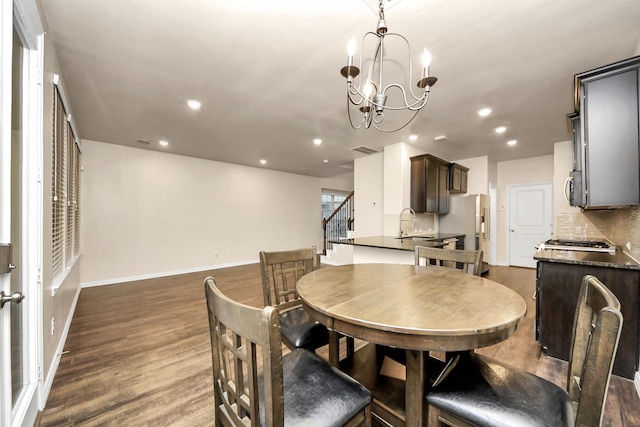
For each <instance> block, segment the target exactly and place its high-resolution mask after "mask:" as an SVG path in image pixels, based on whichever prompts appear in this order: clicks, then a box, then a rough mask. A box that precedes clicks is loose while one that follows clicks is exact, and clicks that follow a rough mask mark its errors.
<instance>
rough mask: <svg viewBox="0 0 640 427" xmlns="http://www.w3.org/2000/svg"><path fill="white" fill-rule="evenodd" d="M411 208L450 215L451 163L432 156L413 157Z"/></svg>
mask: <svg viewBox="0 0 640 427" xmlns="http://www.w3.org/2000/svg"><path fill="white" fill-rule="evenodd" d="M411 208H412V209H413V210H414V211H415V212H416V213H435V214H446V213H449V162H447V161H446V160H442V159H440V158H438V157H435V156H432V155H431V154H423V155H421V156H415V157H411Z"/></svg>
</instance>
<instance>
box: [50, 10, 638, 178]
mask: <svg viewBox="0 0 640 427" xmlns="http://www.w3.org/2000/svg"><path fill="white" fill-rule="evenodd" d="M385 1H390V4H389V5H388V6H387V7H386V21H387V24H388V27H389V31H390V32H397V33H400V34H402V35H404V36H405V37H406V38H407V39H408V40H409V42H410V43H411V45H412V49H413V56H414V61H415V62H416V63H417V64H416V65H414V66H416V67H417V66H419V65H418V64H419V55H420V53H421V51H422V48H423V47H427V48H428V49H429V50H430V51H431V54H432V56H433V61H432V65H431V74H432V75H435V76H437V77H438V83H437V84H436V85H435V86H434V87H433V89H432V91H431V98H430V101H429V105H428V106H427V107H426V108H425V109H424V110H423V111H421V112H420V114H419V115H418V117H417V118H416V119H415V120H414V121H413V122H412V123H411V124H410V125H409V126H407V128H405V129H403V130H402V131H399V132H396V133H391V134H385V133H381V132H378V131H376V130H374V129H369V130H364V129H360V130H354V129H352V128H351V126H350V125H349V123H348V120H347V116H346V95H345V94H346V88H345V86H346V85H345V80H344V78H343V77H342V76H341V75H340V73H339V70H340V68H341V67H343V66H344V65H346V44H347V42H348V40H349V39H350V38H351V37H352V36H354V35H355V36H356V39H358V40H359V39H360V38H361V37H362V35H363V34H364V33H365V32H367V31H375V28H376V25H377V15H376V13H374V12H373V11H372V9H371V8H370V6H369V5H370V4H371V3H373V4H374V5H375V3H376V2H375V1H372V0H365V1H364V2H363V1H362V0H325V1H315V0H305V1H301V0H271V1H264V0H231V1H220V0H181V1H175V0H109V1H98V0H55V1H53V0H41V4H40V7H41V8H42V10H43V11H44V15H45V19H46V24H47V27H48V31H47V35H48V36H50V37H51V38H52V40H53V42H54V44H55V46H56V50H57V54H58V61H59V64H60V67H61V71H62V76H63V83H64V85H65V88H66V92H67V94H68V98H69V99H70V104H71V110H72V114H73V117H74V120H75V124H76V127H77V129H78V132H79V134H80V135H79V136H80V138H82V139H90V140H95V141H102V142H107V143H113V144H122V145H128V146H132V147H139V148H145V149H152V150H158V151H160V150H162V151H168V152H171V153H175V154H182V155H187V156H194V157H200V158H205V159H213V160H219V161H224V162H229V163H237V164H244V165H249V166H256V167H265V168H269V169H274V170H280V171H286V172H292V173H299V174H303V175H310V176H318V177H326V176H333V175H336V174H339V173H344V172H347V171H349V170H350V169H351V168H352V166H353V159H355V158H357V157H361V156H363V154H361V153H357V152H354V151H352V150H351V149H352V148H353V147H356V146H359V145H365V146H369V147H372V148H374V149H377V150H380V151H382V149H383V147H384V146H385V145H389V144H395V143H398V142H401V141H404V142H407V143H411V144H413V145H416V146H418V147H420V149H422V150H423V152H425V153H426V152H429V153H433V154H435V155H439V156H441V157H443V158H445V159H447V160H456V159H462V158H470V157H477V156H483V155H487V156H489V157H490V158H491V159H493V160H495V161H502V160H511V159H518V158H525V157H532V156H540V155H547V154H552V153H553V143H555V142H558V141H565V140H568V139H570V135H569V131H568V128H567V123H566V114H567V113H569V112H571V111H572V110H573V76H574V74H576V73H579V72H582V71H586V70H590V69H593V68H596V67H599V66H602V65H606V64H609V63H612V62H615V61H618V60H622V59H626V58H628V57H631V56H634V54H638V53H640V44H639V40H640V24H639V23H640V1H638V0H606V1H603V0H529V1H514V0H402V1H401V2H400V3H399V4H398V2H399V1H400V0H385ZM390 6H394V7H390ZM416 72H418V70H416V71H414V73H416ZM190 98H195V99H198V100H200V101H201V102H202V104H203V106H202V109H201V110H200V111H192V110H190V109H188V108H187V106H186V100H187V99H190ZM481 107H491V108H492V109H493V114H492V115H491V116H489V117H487V118H484V119H482V118H480V117H478V115H477V114H476V112H477V110H478V109H480V108H481ZM499 125H504V126H507V128H508V130H507V132H506V133H504V134H503V135H497V134H496V133H495V132H494V131H493V129H494V128H495V127H497V126H499ZM410 134H417V135H418V137H419V138H418V140H417V141H415V142H410V141H409V140H408V136H409V135H410ZM438 135H446V136H447V140H446V141H434V137H436V136H438ZM314 138H321V139H322V140H323V143H322V145H320V146H315V145H314V144H313V142H312V140H313V139H314ZM160 139H166V140H168V141H169V143H170V145H169V146H168V147H166V148H162V147H159V146H158V144H157V142H158V140H160ZM509 139H517V140H518V141H519V142H518V144H517V145H516V146H513V147H508V146H507V145H506V141H507V140H509ZM137 140H147V141H150V142H151V143H150V144H149V145H146V144H142V143H140V142H138V141H137ZM259 159H267V161H268V163H267V164H266V165H265V166H260V164H259ZM324 160H328V163H325V162H323V161H324Z"/></svg>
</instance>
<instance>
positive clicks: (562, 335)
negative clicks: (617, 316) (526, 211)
mask: <svg viewBox="0 0 640 427" xmlns="http://www.w3.org/2000/svg"><path fill="white" fill-rule="evenodd" d="M586 274H592V275H594V276H595V277H597V278H598V279H599V280H600V281H602V283H604V284H605V285H606V286H607V287H608V288H609V289H610V290H611V291H612V292H613V293H614V294H615V295H616V297H617V298H618V300H619V301H620V304H621V312H622V316H623V318H624V323H623V325H622V334H621V335H620V342H619V344H618V352H617V354H616V359H615V362H614V365H613V373H614V374H615V375H619V376H622V377H625V378H629V379H633V378H634V374H635V371H636V370H637V369H638V356H639V355H640V348H639V344H640V340H639V335H638V333H639V331H640V329H639V325H638V323H639V322H640V318H639V316H638V309H639V304H640V301H639V300H638V295H639V291H638V288H639V286H640V271H638V270H632V269H625V268H612V267H599V266H591V265H578V264H568V263H559V262H545V261H538V267H537V277H536V286H537V298H536V338H537V339H538V343H539V344H540V345H541V346H542V347H543V348H545V351H546V354H547V355H549V356H553V357H557V358H559V359H562V360H568V358H569V352H570V350H571V335H572V329H573V315H574V312H575V308H576V303H577V300H578V292H579V290H580V285H581V283H582V278H583V277H584V276H585V275H586Z"/></svg>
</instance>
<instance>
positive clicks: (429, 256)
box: [415, 246, 482, 276]
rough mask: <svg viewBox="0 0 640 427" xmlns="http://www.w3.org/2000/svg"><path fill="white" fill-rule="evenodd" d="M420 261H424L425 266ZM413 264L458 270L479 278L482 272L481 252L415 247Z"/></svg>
mask: <svg viewBox="0 0 640 427" xmlns="http://www.w3.org/2000/svg"><path fill="white" fill-rule="evenodd" d="M421 260H425V264H422V263H421ZM415 264H416V265H427V266H429V265H437V266H440V267H451V268H458V269H462V270H464V271H465V272H467V273H469V274H474V275H476V276H479V275H480V273H481V271H482V251H480V250H459V249H441V248H431V247H426V246H416V247H415Z"/></svg>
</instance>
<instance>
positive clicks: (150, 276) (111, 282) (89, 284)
mask: <svg viewBox="0 0 640 427" xmlns="http://www.w3.org/2000/svg"><path fill="white" fill-rule="evenodd" d="M258 262H260V260H258V259H252V260H247V261H239V262H231V263H228V264H216V265H209V266H204V267H195V268H188V269H184V270H174V271H163V272H159V273H151V274H141V275H138V276H129V277H118V278H112V279H106V280H98V281H94V282H84V283H82V284H81V285H80V287H81V288H91V287H94V286H104V285H115V284H117V283H126V282H134V281H137V280H146V279H157V278H160V277H168V276H177V275H179V274H188V273H198V272H200V271H207V270H217V269H220V268H227V267H238V266H241V265H248V264H256V263H258Z"/></svg>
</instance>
